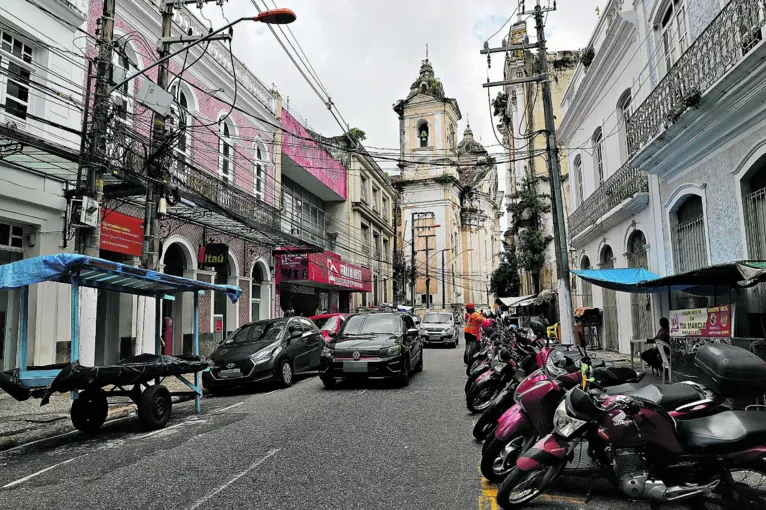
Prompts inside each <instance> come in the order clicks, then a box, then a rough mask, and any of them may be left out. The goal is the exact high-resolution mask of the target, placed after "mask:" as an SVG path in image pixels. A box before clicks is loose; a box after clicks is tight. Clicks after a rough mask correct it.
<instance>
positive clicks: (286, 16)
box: [109, 9, 297, 95]
mask: <svg viewBox="0 0 766 510" xmlns="http://www.w3.org/2000/svg"><path fill="white" fill-rule="evenodd" d="M296 19H297V16H296V15H295V13H294V12H293V11H291V10H290V9H271V10H270V11H264V12H262V13H260V14H259V15H258V16H248V17H246V18H239V19H237V20H234V21H232V22H231V23H229V24H228V25H224V26H222V27H221V28H219V29H218V30H214V31H212V32H209V33H208V34H207V35H205V37H201V38H199V39H197V40H195V41H194V42H192V43H190V44H187V45H186V46H184V47H183V48H181V49H180V50H178V51H176V52H175V53H171V54H170V55H167V56H165V57H163V58H161V59H159V60H157V61H156V62H153V63H152V64H151V65H150V66H148V67H145V68H143V69H141V70H140V71H138V72H137V73H136V74H134V75H132V76H130V77H128V78H125V79H124V80H122V81H121V82H120V83H118V84H117V85H114V86H113V87H112V88H111V89H110V90H109V94H110V95H111V94H112V92H114V91H115V90H118V89H119V88H120V87H122V86H123V85H125V84H126V83H128V82H129V81H130V80H133V79H135V78H136V77H138V76H141V75H142V74H146V72H147V71H149V70H151V69H154V68H155V67H157V66H158V65H160V64H163V63H165V62H167V61H168V60H170V59H171V58H173V57H175V56H177V55H180V54H181V53H183V52H184V51H188V50H189V49H190V48H191V47H193V46H196V45H198V44H199V43H202V42H205V41H209V40H210V39H213V38H214V37H215V36H216V35H218V34H220V33H221V32H224V31H226V30H228V29H230V28H231V27H233V26H234V25H236V24H237V23H241V22H242V21H259V22H261V23H266V24H269V25H287V24H288V23H292V22H293V21H295V20H296Z"/></svg>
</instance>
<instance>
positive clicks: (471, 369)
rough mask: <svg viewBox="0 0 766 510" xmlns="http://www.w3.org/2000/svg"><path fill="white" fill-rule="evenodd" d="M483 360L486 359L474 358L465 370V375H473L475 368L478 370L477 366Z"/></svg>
mask: <svg viewBox="0 0 766 510" xmlns="http://www.w3.org/2000/svg"><path fill="white" fill-rule="evenodd" d="M482 361H484V360H483V359H474V360H473V361H471V362H470V363H469V365H468V367H467V368H466V370H465V375H467V376H468V377H471V374H472V373H473V372H474V370H476V367H478V366H479V365H481V363H482Z"/></svg>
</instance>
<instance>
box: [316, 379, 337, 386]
mask: <svg viewBox="0 0 766 510" xmlns="http://www.w3.org/2000/svg"><path fill="white" fill-rule="evenodd" d="M320 379H321V380H322V384H324V387H325V388H335V383H337V381H336V380H335V378H334V377H320Z"/></svg>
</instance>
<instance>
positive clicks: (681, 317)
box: [670, 305, 733, 338]
mask: <svg viewBox="0 0 766 510" xmlns="http://www.w3.org/2000/svg"><path fill="white" fill-rule="evenodd" d="M732 321H733V317H732V314H731V306H730V305H724V306H714V307H711V308H694V309H685V310H671V311H670V336H672V337H676V338H678V337H712V338H730V337H731V336H732V331H733V328H732Z"/></svg>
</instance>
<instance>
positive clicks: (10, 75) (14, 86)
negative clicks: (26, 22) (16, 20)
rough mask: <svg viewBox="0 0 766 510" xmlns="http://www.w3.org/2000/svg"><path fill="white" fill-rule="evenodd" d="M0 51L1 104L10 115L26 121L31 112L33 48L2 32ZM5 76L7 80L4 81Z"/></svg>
mask: <svg viewBox="0 0 766 510" xmlns="http://www.w3.org/2000/svg"><path fill="white" fill-rule="evenodd" d="M0 49H2V51H0V102H1V103H3V104H4V105H5V111H6V112H7V113H8V114H9V115H13V116H14V117H18V118H19V119H26V118H27V113H28V110H29V79H30V75H31V72H32V66H31V64H32V48H31V47H30V46H28V45H27V44H25V43H23V42H22V41H20V40H18V39H17V38H15V37H14V36H12V35H10V34H8V33H6V32H2V43H1V44H0ZM3 75H5V80H3V79H2V76H3ZM3 82H5V83H3ZM2 85H5V87H2Z"/></svg>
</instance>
